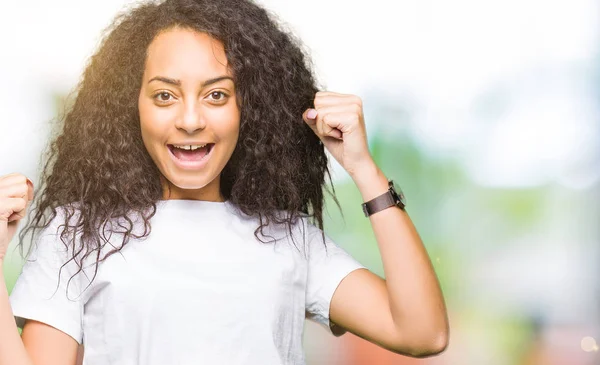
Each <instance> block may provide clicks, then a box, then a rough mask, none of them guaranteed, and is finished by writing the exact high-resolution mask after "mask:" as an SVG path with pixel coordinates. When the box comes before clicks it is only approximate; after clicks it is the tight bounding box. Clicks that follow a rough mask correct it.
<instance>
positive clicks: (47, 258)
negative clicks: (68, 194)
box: [9, 216, 83, 344]
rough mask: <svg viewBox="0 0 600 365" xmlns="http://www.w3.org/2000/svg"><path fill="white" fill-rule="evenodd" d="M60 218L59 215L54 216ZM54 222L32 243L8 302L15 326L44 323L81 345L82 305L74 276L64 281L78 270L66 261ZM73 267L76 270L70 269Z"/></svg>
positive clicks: (65, 254) (78, 287)
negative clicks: (26, 322)
mask: <svg viewBox="0 0 600 365" xmlns="http://www.w3.org/2000/svg"><path fill="white" fill-rule="evenodd" d="M57 217H59V216H57ZM55 222H56V218H55V220H53V222H51V223H50V225H49V226H48V227H46V228H44V229H42V231H40V234H39V236H38V238H36V239H35V240H34V246H33V247H31V250H30V253H29V255H28V257H27V261H25V264H24V265H23V269H22V271H21V274H20V275H19V277H18V278H17V281H16V283H15V285H14V287H13V289H12V291H11V294H10V297H9V301H10V306H11V308H12V311H13V315H14V317H15V320H16V322H17V327H21V328H23V326H24V324H25V319H31V320H36V321H39V322H43V323H46V324H48V325H50V326H52V327H54V328H56V329H59V330H61V331H62V332H64V333H66V334H67V335H69V336H71V337H73V338H74V339H75V340H76V341H77V342H78V343H79V344H82V342H83V328H82V317H83V302H82V299H81V296H80V295H79V294H80V293H81V292H80V285H79V283H78V280H77V277H78V276H75V277H73V279H72V280H71V282H70V283H69V285H68V287H69V294H68V296H67V293H66V290H67V282H68V281H69V279H70V278H71V277H72V276H73V275H74V274H75V272H76V271H77V270H76V269H77V266H76V263H75V261H74V260H71V261H69V263H68V264H67V265H65V266H64V267H63V268H62V271H61V272H60V283H59V281H58V280H59V270H60V268H61V266H62V265H63V264H65V263H66V262H67V261H68V255H67V249H66V247H65V246H64V244H63V243H62V241H61V240H60V234H59V233H57V232H56V228H57V225H56V224H54V223H55ZM73 265H75V269H74V268H73V267H74V266H73Z"/></svg>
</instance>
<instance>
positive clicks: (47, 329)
mask: <svg viewBox="0 0 600 365" xmlns="http://www.w3.org/2000/svg"><path fill="white" fill-rule="evenodd" d="M2 266H3V265H2V261H0V365H42V364H43V365H75V364H76V363H77V354H78V343H77V341H75V339H73V338H72V337H71V336H69V335H67V334H66V333H64V332H62V331H60V330H58V329H56V328H54V327H52V326H49V325H47V324H44V323H42V322H37V321H30V320H28V321H26V322H25V326H24V327H23V332H22V335H21V336H19V332H18V329H17V324H16V322H15V318H14V316H13V312H12V310H11V307H10V302H9V300H8V290H7V288H6V284H5V280H4V274H3V267H2Z"/></svg>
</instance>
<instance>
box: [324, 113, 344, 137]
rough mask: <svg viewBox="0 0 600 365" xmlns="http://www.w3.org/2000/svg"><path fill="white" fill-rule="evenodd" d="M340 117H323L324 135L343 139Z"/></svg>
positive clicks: (334, 115)
mask: <svg viewBox="0 0 600 365" xmlns="http://www.w3.org/2000/svg"><path fill="white" fill-rule="evenodd" d="M339 115H340V114H334V113H331V114H326V115H324V116H323V135H325V136H329V137H333V138H336V139H342V136H343V133H342V131H341V130H340V126H341V125H340V122H339Z"/></svg>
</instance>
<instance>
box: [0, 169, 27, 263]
mask: <svg viewBox="0 0 600 365" xmlns="http://www.w3.org/2000/svg"><path fill="white" fill-rule="evenodd" d="M32 199H33V183H32V182H31V180H29V179H28V178H27V177H26V176H25V175H23V174H19V173H12V174H8V175H5V176H1V177H0V263H1V262H2V261H4V257H5V256H6V251H7V250H8V244H9V243H10V241H11V240H12V238H13V236H14V235H15V232H16V231H17V225H18V224H19V220H21V218H24V217H25V213H26V211H27V206H28V204H29V202H30V201H31V200H32Z"/></svg>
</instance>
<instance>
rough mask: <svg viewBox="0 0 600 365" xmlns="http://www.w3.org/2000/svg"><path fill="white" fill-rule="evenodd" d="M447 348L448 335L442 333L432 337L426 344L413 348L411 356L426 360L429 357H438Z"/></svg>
mask: <svg viewBox="0 0 600 365" xmlns="http://www.w3.org/2000/svg"><path fill="white" fill-rule="evenodd" d="M447 347H448V334H447V333H443V334H439V335H438V336H436V337H434V338H433V339H432V340H430V341H428V342H427V343H425V344H423V345H421V346H416V347H413V350H412V352H411V355H412V356H413V357H415V358H419V359H422V358H426V357H430V356H435V355H439V354H441V353H442V352H444V351H445V350H446V348H447Z"/></svg>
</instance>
